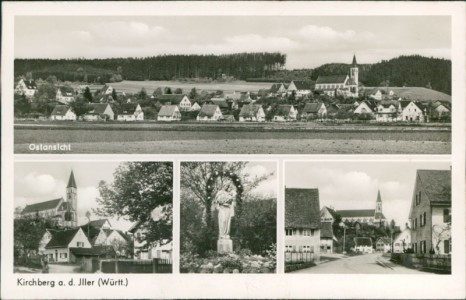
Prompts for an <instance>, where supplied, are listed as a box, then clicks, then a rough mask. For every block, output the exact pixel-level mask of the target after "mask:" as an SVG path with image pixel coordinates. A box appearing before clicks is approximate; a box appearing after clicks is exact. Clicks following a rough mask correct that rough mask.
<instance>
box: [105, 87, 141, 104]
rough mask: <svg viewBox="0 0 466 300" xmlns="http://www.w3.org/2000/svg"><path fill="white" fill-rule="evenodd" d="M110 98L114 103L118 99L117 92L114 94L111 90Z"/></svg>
mask: <svg viewBox="0 0 466 300" xmlns="http://www.w3.org/2000/svg"><path fill="white" fill-rule="evenodd" d="M146 95H147V94H146ZM112 98H113V100H114V101H116V100H117V98H118V96H117V92H116V90H115V89H113V90H112Z"/></svg>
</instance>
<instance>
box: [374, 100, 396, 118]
mask: <svg viewBox="0 0 466 300" xmlns="http://www.w3.org/2000/svg"><path fill="white" fill-rule="evenodd" d="M401 111H402V108H401V104H400V102H399V101H396V100H382V101H380V102H379V103H378V104H377V107H376V111H375V120H376V121H377V122H396V121H399V120H401Z"/></svg>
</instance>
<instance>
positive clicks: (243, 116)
mask: <svg viewBox="0 0 466 300" xmlns="http://www.w3.org/2000/svg"><path fill="white" fill-rule="evenodd" d="M239 121H240V122H247V121H249V122H264V121H265V112H264V109H263V108H262V106H261V105H258V104H248V105H243V107H241V111H240V113H239Z"/></svg>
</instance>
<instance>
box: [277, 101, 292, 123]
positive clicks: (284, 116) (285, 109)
mask: <svg viewBox="0 0 466 300" xmlns="http://www.w3.org/2000/svg"><path fill="white" fill-rule="evenodd" d="M297 116H298V110H297V109H296V108H295V107H294V106H293V105H279V106H278V107H277V111H276V112H275V114H274V116H273V121H275V122H289V121H296V118H297Z"/></svg>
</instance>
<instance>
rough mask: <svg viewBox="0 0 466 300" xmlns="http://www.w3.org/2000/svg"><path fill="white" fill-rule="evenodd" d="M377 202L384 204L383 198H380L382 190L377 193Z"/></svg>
mask: <svg viewBox="0 0 466 300" xmlns="http://www.w3.org/2000/svg"><path fill="white" fill-rule="evenodd" d="M377 202H382V197H380V190H379V192H378V193H377Z"/></svg>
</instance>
